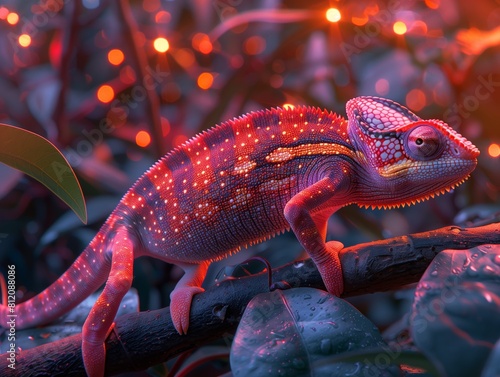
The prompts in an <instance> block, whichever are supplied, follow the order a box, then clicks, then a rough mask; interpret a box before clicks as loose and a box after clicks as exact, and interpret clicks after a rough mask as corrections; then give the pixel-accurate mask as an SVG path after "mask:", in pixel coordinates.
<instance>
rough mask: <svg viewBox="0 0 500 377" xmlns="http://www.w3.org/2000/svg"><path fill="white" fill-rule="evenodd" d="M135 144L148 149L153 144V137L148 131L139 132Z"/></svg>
mask: <svg viewBox="0 0 500 377" xmlns="http://www.w3.org/2000/svg"><path fill="white" fill-rule="evenodd" d="M135 143H136V144H137V145H138V146H139V147H142V148H145V147H147V146H148V145H149V144H151V136H150V135H149V133H148V132H147V131H139V132H137V134H136V135H135Z"/></svg>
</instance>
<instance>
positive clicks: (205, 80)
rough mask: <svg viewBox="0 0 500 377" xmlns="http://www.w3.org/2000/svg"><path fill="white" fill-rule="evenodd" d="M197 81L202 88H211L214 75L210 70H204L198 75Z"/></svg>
mask: <svg viewBox="0 0 500 377" xmlns="http://www.w3.org/2000/svg"><path fill="white" fill-rule="evenodd" d="M197 83H198V86H199V87H200V88H201V89H205V90H206V89H210V88H211V87H212V84H213V83H214V76H213V75H212V74H211V73H209V72H203V73H202V74H200V75H199V76H198V81H197Z"/></svg>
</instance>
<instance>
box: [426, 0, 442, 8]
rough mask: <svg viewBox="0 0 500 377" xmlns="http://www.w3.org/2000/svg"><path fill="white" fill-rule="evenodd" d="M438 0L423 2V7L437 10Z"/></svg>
mask: <svg viewBox="0 0 500 377" xmlns="http://www.w3.org/2000/svg"><path fill="white" fill-rule="evenodd" d="M439 3H440V0H425V5H427V7H428V8H430V9H438V8H439Z"/></svg>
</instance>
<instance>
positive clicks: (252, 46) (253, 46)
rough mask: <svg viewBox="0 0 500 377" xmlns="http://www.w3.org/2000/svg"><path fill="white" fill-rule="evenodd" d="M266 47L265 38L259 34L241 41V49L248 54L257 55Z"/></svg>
mask: <svg viewBox="0 0 500 377" xmlns="http://www.w3.org/2000/svg"><path fill="white" fill-rule="evenodd" d="M265 49H266V40H265V39H264V38H262V37H261V36H259V35H254V36H252V37H249V38H247V39H246V40H245V42H244V43H243V50H244V51H245V53H247V54H248V55H258V54H260V53H261V52H263V51H264V50H265Z"/></svg>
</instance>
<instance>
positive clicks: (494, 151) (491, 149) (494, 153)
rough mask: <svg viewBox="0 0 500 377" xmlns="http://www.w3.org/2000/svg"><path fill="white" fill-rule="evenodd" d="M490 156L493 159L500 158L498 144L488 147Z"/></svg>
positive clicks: (499, 146)
mask: <svg viewBox="0 0 500 377" xmlns="http://www.w3.org/2000/svg"><path fill="white" fill-rule="evenodd" d="M488 154H489V155H490V156H491V157H493V158H496V157H499V156H500V145H498V144H497V143H491V144H490V146H489V147H488Z"/></svg>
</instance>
